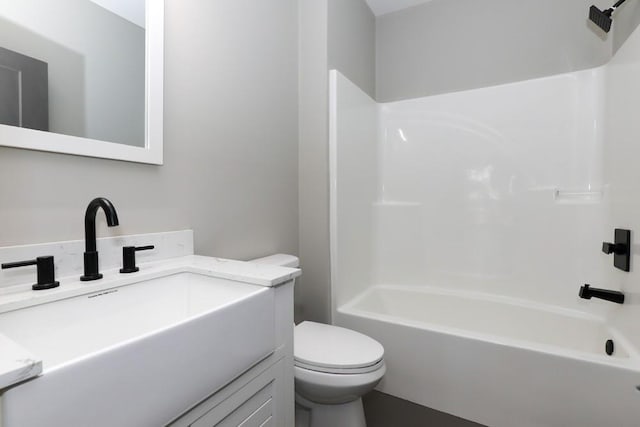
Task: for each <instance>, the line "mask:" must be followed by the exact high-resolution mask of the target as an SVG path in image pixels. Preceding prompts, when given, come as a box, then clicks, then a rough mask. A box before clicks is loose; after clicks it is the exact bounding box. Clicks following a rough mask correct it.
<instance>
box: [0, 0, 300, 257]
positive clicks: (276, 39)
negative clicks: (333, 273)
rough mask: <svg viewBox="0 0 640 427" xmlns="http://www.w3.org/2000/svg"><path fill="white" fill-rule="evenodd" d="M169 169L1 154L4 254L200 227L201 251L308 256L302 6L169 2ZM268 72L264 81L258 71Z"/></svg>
mask: <svg viewBox="0 0 640 427" xmlns="http://www.w3.org/2000/svg"><path fill="white" fill-rule="evenodd" d="M165 4H166V18H165V22H166V36H165V61H166V64H165V78H166V80H165V126H164V134H165V164H164V166H160V167H158V166H151V165H141V164H135V163H127V162H119V161H112V160H101V159H92V158H85V157H76V156H70V155H63V154H52V153H43V152H35V151H27V150H20V149H13V148H6V147H0V246H6V245H16V244H25V243H36V242H49V241H58V240H66V239H81V238H83V236H84V229H83V227H84V225H83V217H84V209H85V208H86V205H87V203H88V202H89V200H91V198H93V197H95V196H105V197H108V198H110V199H111V200H112V201H113V203H114V205H115V206H116V208H117V209H118V213H119V216H120V223H121V226H120V227H116V228H110V229H108V228H107V227H106V226H105V225H104V222H103V219H102V218H103V215H102V214H100V215H99V218H100V224H99V225H98V235H99V236H108V235H117V234H131V233H145V232H156V231H165V230H177V229H185V228H193V229H194V230H195V240H196V242H195V243H196V252H197V253H199V254H203V255H216V256H222V257H229V258H238V259H248V258H251V257H256V256H261V255H266V254H269V253H272V252H288V253H294V254H295V253H297V241H298V232H297V224H298V223H297V216H298V215H297V191H298V188H297V129H298V124H297V103H298V99H297V81H298V78H297V71H298V70H297V2H296V0H271V1H269V2H255V1H250V0H217V1H215V2H212V1H208V0H167V1H166V2H165ZM257 70H259V72H257Z"/></svg>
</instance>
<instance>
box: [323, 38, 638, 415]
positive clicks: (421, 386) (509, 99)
mask: <svg viewBox="0 0 640 427" xmlns="http://www.w3.org/2000/svg"><path fill="white" fill-rule="evenodd" d="M639 73H640V32H639V31H635V32H634V33H633V34H632V35H631V37H630V38H629V40H628V41H627V42H626V43H625V45H624V46H622V48H621V49H620V50H619V51H618V52H617V54H616V55H615V57H614V58H613V59H612V61H611V62H610V63H608V64H607V65H605V66H602V67H599V68H594V69H590V70H583V71H578V72H573V73H568V74H560V75H556V76H551V77H545V78H541V79H535V80H527V81H522V82H518V83H511V84H507V85H500V86H493V87H487V88H482V89H475V90H469V91H463V92H454V93H449V94H444V95H436V96H431V97H426V98H419V99H412V100H407V101H400V102H394V103H386V104H378V103H376V102H375V101H374V100H373V99H372V98H370V97H369V96H368V95H366V94H365V93H364V92H363V91H361V90H360V89H359V88H358V87H357V86H356V85H354V84H353V83H351V82H350V81H349V80H348V79H346V78H345V77H343V76H342V75H340V74H339V73H338V72H336V71H333V72H332V79H331V90H332V96H331V101H330V107H331V108H330V110H331V123H332V124H331V127H330V140H331V144H330V166H331V264H332V308H333V309H332V315H333V321H334V323H336V324H338V325H342V326H346V327H350V328H353V329H356V330H360V331H361V332H364V333H367V334H369V335H371V336H373V337H374V338H376V339H378V340H380V341H381V342H382V343H383V345H385V348H386V353H385V358H386V360H387V366H388V372H387V375H386V377H385V379H384V380H383V381H382V382H381V383H380V385H379V390H380V391H383V392H385V393H388V394H392V395H395V396H397V397H400V398H403V399H406V400H410V401H413V402H416V403H418V404H420V405H424V406H428V407H431V408H434V409H437V410H440V411H443V412H447V413H450V414H454V415H457V416H460V417H463V418H467V419H470V420H473V421H476V422H480V423H483V424H487V425H492V426H497V427H500V426H505V427H506V426H512V425H518V426H519V427H525V426H526V427H529V426H531V427H533V426H536V427H538V426H552V425H580V426H593V427H601V426H602V425H614V424H615V425H617V426H618V425H619V426H625V427H626V426H629V427H631V426H635V425H637V419H638V418H639V417H640V405H639V400H638V399H640V395H638V393H637V390H636V388H637V387H640V351H639V349H640V334H638V332H637V324H638V320H639V317H640V312H639V311H638V304H637V303H638V299H637V294H638V285H637V283H638V280H637V276H638V272H637V271H638V270H637V269H636V268H635V264H636V263H637V262H638V255H636V254H637V253H638V250H637V245H635V244H634V246H633V247H632V255H633V258H632V267H631V272H630V273H624V272H621V271H618V270H615V269H614V268H613V266H612V259H611V258H610V257H609V256H607V255H604V254H602V253H601V252H600V246H601V244H602V241H608V240H610V239H611V238H612V236H613V229H614V228H616V227H617V228H630V229H632V230H633V231H637V230H638V229H640V220H638V218H640V203H639V202H638V197H637V194H639V193H638V191H640V185H639V184H638V182H640V176H638V174H639V173H640V172H638V168H637V167H636V163H637V160H636V159H637V157H638V155H640V144H639V143H638V141H640V127H639V125H638V121H637V120H636V118H635V113H636V112H637V111H638V110H640V81H639V80H638V79H637V76H638V75H639ZM635 236H636V233H633V234H632V241H635V240H636V237H635ZM584 283H591V284H592V285H594V286H600V287H605V288H609V289H614V290H621V291H623V292H625V294H626V297H627V299H626V301H625V304H624V305H616V304H612V303H608V302H604V301H599V300H589V301H587V300H582V299H580V298H579V297H578V289H579V287H580V286H581V285H582V284H584ZM607 339H613V340H614V341H615V344H616V351H615V353H614V355H613V356H612V357H609V356H606V355H605V354H604V341H606V340H607ZM532 388H533V389H535V390H536V391H535V392H532V391H531V390H532ZM638 389H640V388H638ZM566 396H572V397H571V399H566Z"/></svg>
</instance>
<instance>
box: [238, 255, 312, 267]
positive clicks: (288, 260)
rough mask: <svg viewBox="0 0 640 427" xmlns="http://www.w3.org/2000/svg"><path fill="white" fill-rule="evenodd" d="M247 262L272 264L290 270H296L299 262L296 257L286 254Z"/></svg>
mask: <svg viewBox="0 0 640 427" xmlns="http://www.w3.org/2000/svg"><path fill="white" fill-rule="evenodd" d="M249 262H255V263H257V264H272V265H279V266H281V267H291V268H298V267H299V266H300V260H299V259H298V257H297V256H294V255H287V254H274V255H269V256H265V257H262V258H256V259H252V260H249Z"/></svg>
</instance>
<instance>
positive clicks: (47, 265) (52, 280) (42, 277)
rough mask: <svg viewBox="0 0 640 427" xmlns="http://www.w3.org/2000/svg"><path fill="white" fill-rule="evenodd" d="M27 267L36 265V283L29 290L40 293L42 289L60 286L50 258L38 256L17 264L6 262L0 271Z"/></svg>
mask: <svg viewBox="0 0 640 427" xmlns="http://www.w3.org/2000/svg"><path fill="white" fill-rule="evenodd" d="M29 265H37V266H38V267H37V270H38V273H37V274H38V283H36V284H35V285H33V286H32V287H31V289H33V290H34V291H40V290H43V289H52V288H57V287H58V286H60V282H57V281H56V277H55V265H54V261H53V257H52V256H39V257H38V258H36V259H31V260H27V261H18V262H7V263H4V264H2V269H7V268H18V267H26V266H29Z"/></svg>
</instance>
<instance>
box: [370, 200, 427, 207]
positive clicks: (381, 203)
mask: <svg viewBox="0 0 640 427" xmlns="http://www.w3.org/2000/svg"><path fill="white" fill-rule="evenodd" d="M373 206H376V207H380V206H397V207H418V206H422V203H420V202H404V201H401V200H378V201H376V202H373Z"/></svg>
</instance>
